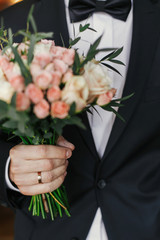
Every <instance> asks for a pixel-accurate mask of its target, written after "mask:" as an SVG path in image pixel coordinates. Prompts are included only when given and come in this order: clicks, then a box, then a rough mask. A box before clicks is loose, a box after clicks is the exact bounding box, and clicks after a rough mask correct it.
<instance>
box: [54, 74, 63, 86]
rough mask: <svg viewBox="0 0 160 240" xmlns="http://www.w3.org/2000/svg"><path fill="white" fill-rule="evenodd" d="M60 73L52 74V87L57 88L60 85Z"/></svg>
mask: <svg viewBox="0 0 160 240" xmlns="http://www.w3.org/2000/svg"><path fill="white" fill-rule="evenodd" d="M61 78H62V73H60V72H58V71H54V72H52V85H53V86H59V85H60V83H61Z"/></svg>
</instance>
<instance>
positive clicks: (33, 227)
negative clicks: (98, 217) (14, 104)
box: [0, 0, 160, 240]
mask: <svg viewBox="0 0 160 240" xmlns="http://www.w3.org/2000/svg"><path fill="white" fill-rule="evenodd" d="M33 2H35V6H36V9H35V18H36V21H37V23H38V28H39V31H54V33H55V35H54V39H55V40H56V43H57V44H59V45H60V44H61V38H60V34H59V33H61V34H62V36H63V39H64V41H65V44H66V46H67V45H68V30H67V24H66V18H65V9H64V2H63V0H41V1H33V0H26V1H24V3H20V4H17V5H16V6H14V7H11V8H9V9H7V10H5V11H3V12H2V13H1V16H3V17H4V20H5V23H6V27H12V29H13V30H14V31H16V30H17V29H19V28H24V27H25V22H26V17H27V14H28V11H29V8H30V6H31V4H32V3H33ZM132 92H134V93H135V95H134V97H133V98H132V99H130V100H128V101H127V102H126V103H125V107H124V108H121V109H120V114H121V115H122V116H123V117H124V118H125V120H126V123H125V124H124V123H123V122H122V121H120V120H119V119H116V121H115V123H114V126H113V129H112V132H111V136H110V139H109V143H108V145H107V147H106V150H105V153H104V156H103V158H102V159H99V157H98V155H97V152H96V149H95V145H94V141H93V138H92V135H91V131H90V129H89V125H88V120H87V118H86V115H85V114H84V115H83V116H82V118H83V121H84V123H85V124H86V125H87V126H88V130H87V131H83V130H80V129H78V128H77V127H75V126H72V127H67V128H65V130H64V136H65V137H66V138H67V139H68V140H69V141H71V142H73V143H74V144H75V146H76V150H75V151H74V153H73V156H72V158H71V159H70V164H69V169H68V175H67V178H66V180H65V185H66V187H67V191H68V197H69V201H70V205H71V215H72V217H71V218H68V217H66V216H64V217H63V218H58V219H56V220H55V221H54V222H52V221H51V220H50V219H47V220H46V221H44V220H41V218H35V217H34V218H33V217H32V216H31V214H29V213H28V211H27V206H28V198H25V197H23V196H22V195H21V194H18V193H14V192H12V191H9V190H6V187H5V182H4V166H5V161H6V158H7V156H8V151H9V148H10V147H11V146H12V145H14V144H15V142H12V143H7V142H6V141H5V139H4V138H1V144H0V164H1V167H0V171H1V173H0V176H1V179H0V184H1V186H0V194H1V199H2V201H5V202H8V204H10V206H12V207H14V208H16V221H15V240H43V239H46V240H50V239H54V240H74V239H77V240H78V239H79V240H85V239H86V236H87V234H88V231H89V228H90V226H91V224H92V221H93V218H94V215H95V213H96V210H97V208H98V207H100V208H101V211H102V215H103V221H104V224H105V227H106V231H107V234H108V237H109V240H159V239H160V109H159V105H160V4H159V1H151V0H134V13H133V39H132V47H131V55H130V62H129V69H128V74H127V80H126V84H125V88H124V92H123V95H124V96H125V95H128V94H130V93H132Z"/></svg>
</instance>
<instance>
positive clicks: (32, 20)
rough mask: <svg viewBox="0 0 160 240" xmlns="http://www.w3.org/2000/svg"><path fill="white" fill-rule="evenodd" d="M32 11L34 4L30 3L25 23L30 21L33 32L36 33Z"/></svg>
mask: <svg viewBox="0 0 160 240" xmlns="http://www.w3.org/2000/svg"><path fill="white" fill-rule="evenodd" d="M33 11H34V5H32V6H31V8H30V11H29V14H28V18H27V23H31V26H32V28H33V31H34V33H37V26H36V22H35V20H34V18H33Z"/></svg>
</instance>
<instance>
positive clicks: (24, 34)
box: [15, 30, 31, 39]
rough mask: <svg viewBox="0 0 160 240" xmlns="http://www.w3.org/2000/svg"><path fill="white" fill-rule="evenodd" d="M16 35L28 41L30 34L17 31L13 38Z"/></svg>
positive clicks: (24, 31)
mask: <svg viewBox="0 0 160 240" xmlns="http://www.w3.org/2000/svg"><path fill="white" fill-rule="evenodd" d="M18 35H22V36H24V37H27V39H30V37H31V34H30V33H26V30H20V31H18V32H17V33H16V34H15V36H18Z"/></svg>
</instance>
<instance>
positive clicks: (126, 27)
mask: <svg viewBox="0 0 160 240" xmlns="http://www.w3.org/2000/svg"><path fill="white" fill-rule="evenodd" d="M68 4H69V0H65V6H66V17H67V24H68V30H69V35H70V37H71V38H74V31H73V26H74V29H75V33H76V35H77V34H78V33H79V25H80V24H82V25H84V24H86V23H90V26H91V27H92V28H94V29H95V30H96V31H97V32H93V31H91V30H87V31H85V32H83V33H81V34H80V36H81V37H82V40H81V41H80V42H79V43H78V44H77V45H75V48H78V49H79V53H80V54H83V53H84V54H85V53H87V51H88V49H89V46H90V44H91V43H93V42H94V41H95V40H96V39H97V38H98V37H99V36H100V35H102V34H103V38H102V41H101V43H100V45H99V47H100V48H108V47H111V48H120V47H122V46H123V47H124V49H123V52H122V53H121V55H120V56H119V57H118V59H119V60H121V61H122V62H123V63H125V65H126V66H125V67H124V66H122V65H114V64H113V66H114V67H115V68H116V69H117V70H118V71H120V73H121V74H122V76H120V75H118V74H117V73H115V72H113V71H109V75H110V77H111V78H112V80H113V86H112V87H114V88H116V89H117V93H116V97H117V98H119V97H121V96H122V92H123V88H124V84H125V79H126V74H127V69H128V63H129V56H130V48H131V39H132V23H133V10H132V9H131V11H130V13H129V15H128V18H127V20H126V22H123V21H121V20H117V19H115V18H113V17H112V16H110V15H108V14H107V13H103V12H96V13H94V14H93V15H92V16H90V17H89V18H88V19H87V20H84V21H81V22H78V23H74V24H72V23H71V22H70V18H69V11H68ZM104 54H105V53H100V54H99V55H98V56H97V59H100V58H102V57H103V56H104ZM96 109H97V110H98V113H99V114H100V116H101V117H100V116H99V114H97V112H96V111H95V110H92V111H93V115H91V114H88V119H89V123H90V126H91V131H92V135H93V139H94V141H95V146H96V149H97V152H98V154H99V156H100V157H102V156H103V153H104V150H105V148H106V145H107V142H108V139H109V136H110V133H111V130H112V126H113V123H114V120H115V114H113V113H111V112H107V111H105V110H103V109H102V108H100V107H98V106H96ZM8 165H9V159H8V161H7V164H6V182H7V185H8V187H9V188H11V189H13V190H15V191H18V189H16V188H14V187H13V186H12V184H11V183H10V181H9V178H8ZM86 240H108V236H107V232H106V230H105V227H104V223H103V219H102V214H101V210H100V208H98V209H97V212H96V215H95V218H94V220H93V223H92V225H91V228H90V230H89V233H88V236H87V238H86Z"/></svg>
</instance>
